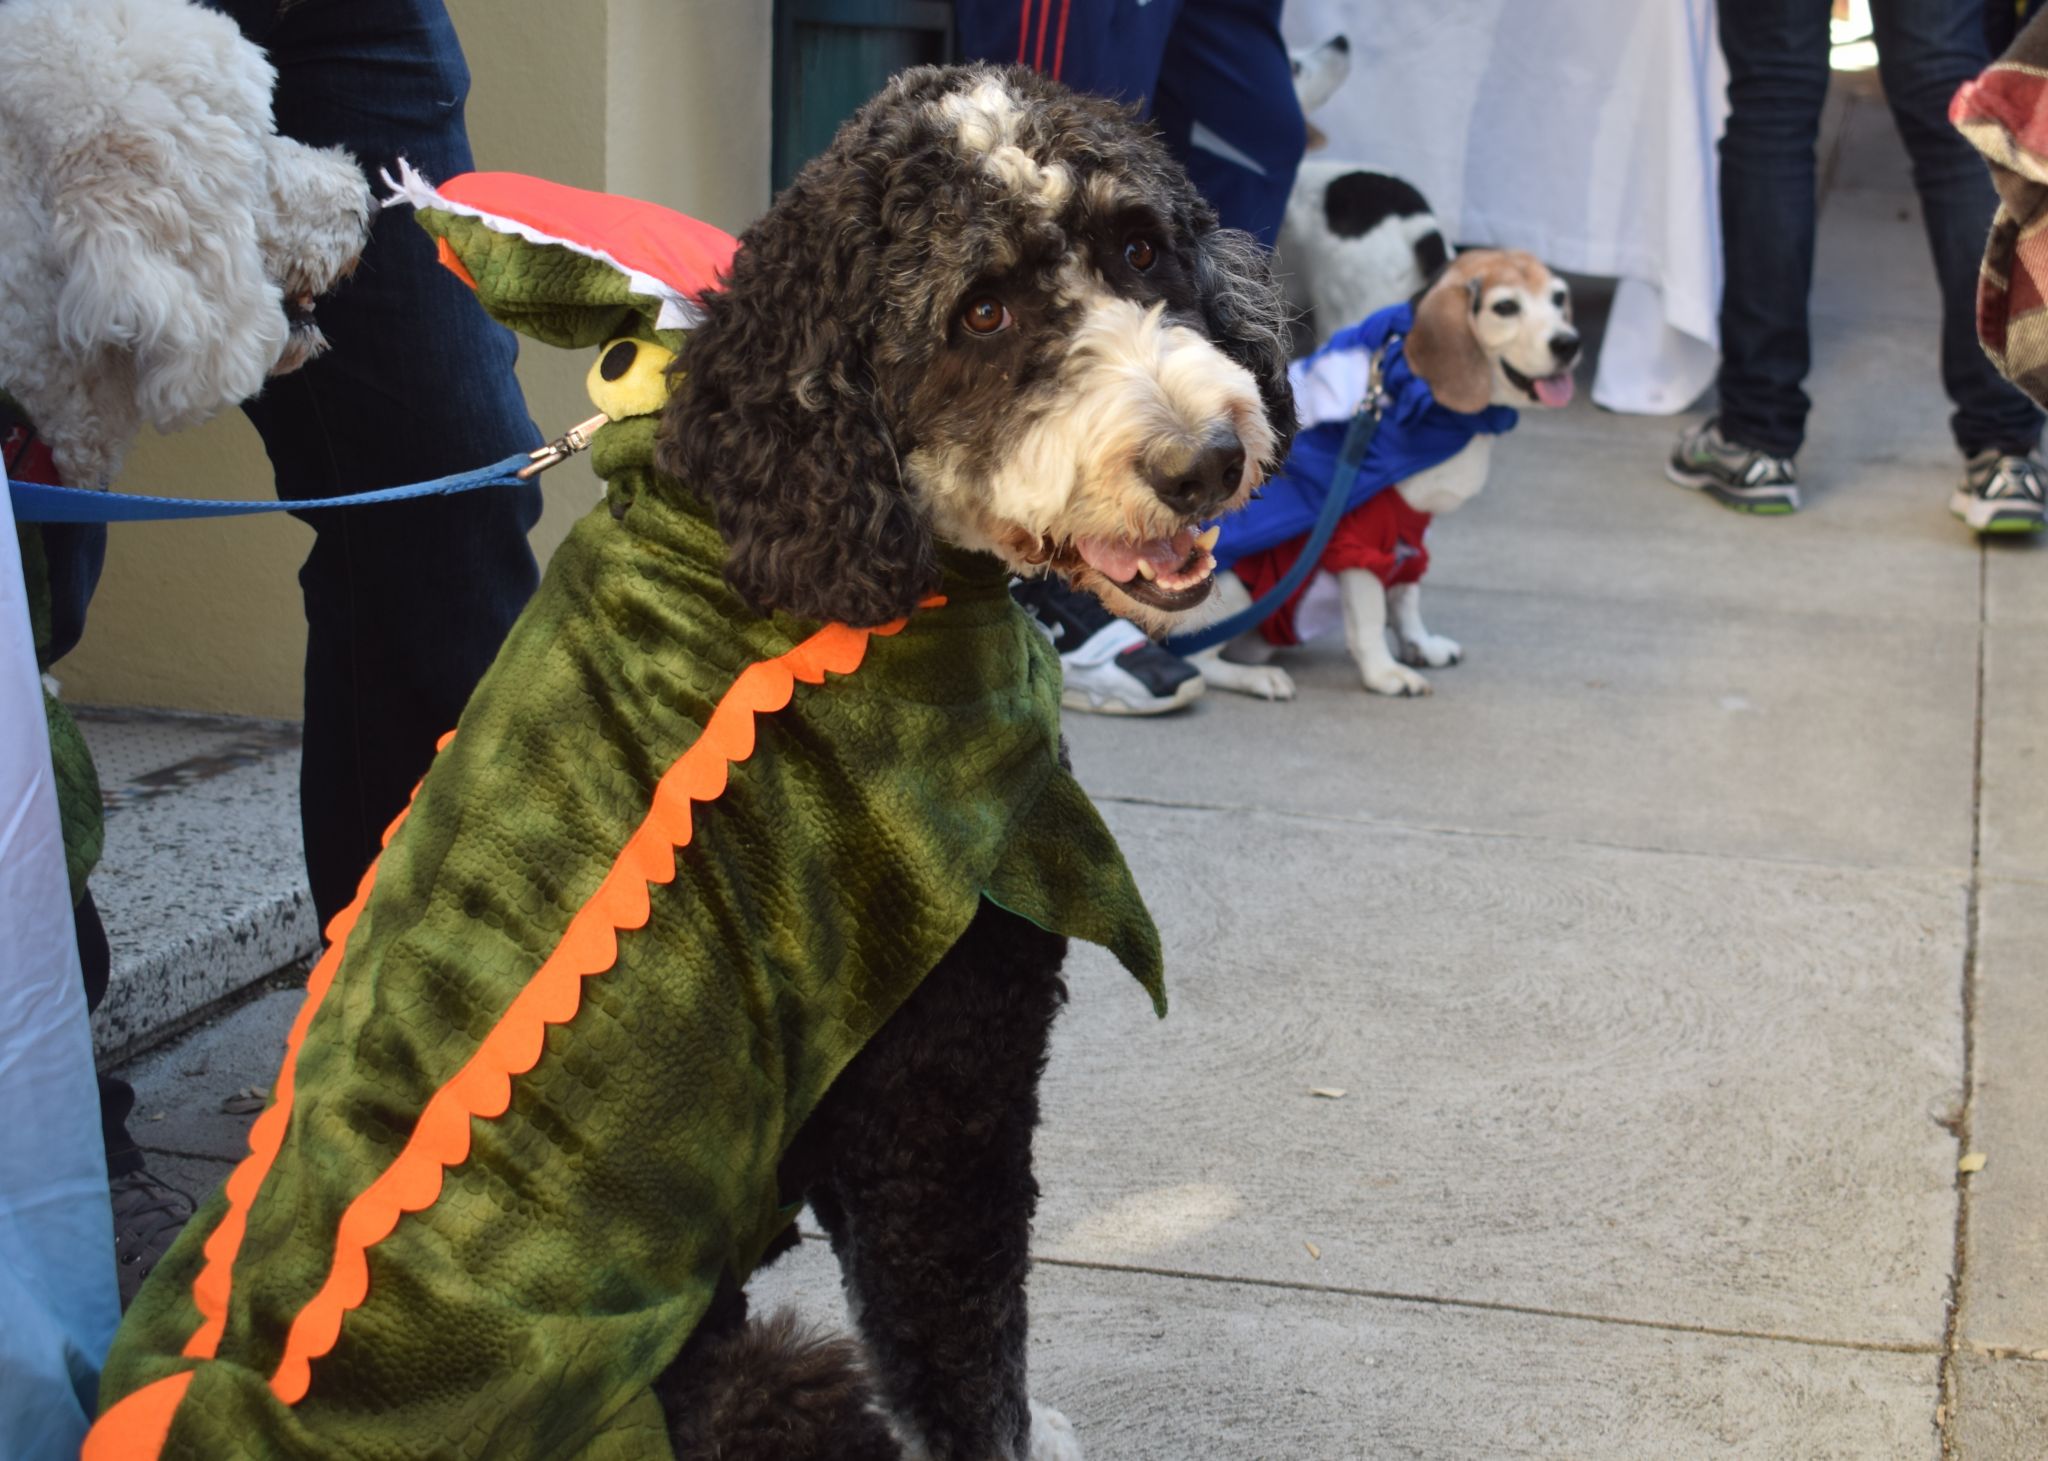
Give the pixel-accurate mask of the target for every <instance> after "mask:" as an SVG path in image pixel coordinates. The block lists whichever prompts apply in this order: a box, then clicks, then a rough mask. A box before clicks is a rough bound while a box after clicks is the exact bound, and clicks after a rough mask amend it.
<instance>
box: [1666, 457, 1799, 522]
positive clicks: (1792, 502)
mask: <svg viewBox="0 0 2048 1461" xmlns="http://www.w3.org/2000/svg"><path fill="white" fill-rule="evenodd" d="M1664 476H1665V477H1666V478H1667V479H1668V480H1670V481H1672V482H1676V483H1677V484H1678V485H1679V486H1681V487H1683V488H1685V489H1686V490H1687V491H1689V492H1704V493H1706V494H1707V496H1709V497H1711V498H1713V499H1714V501H1716V502H1718V503H1720V504H1721V505H1722V506H1723V507H1727V508H1732V509H1734V510H1735V511H1736V512H1746V513H1749V514H1751V515H1753V516H1755V517H1785V516H1788V515H1789V514H1791V513H1795V512H1797V511H1799V489H1798V488H1797V487H1767V488H1757V489H1751V491H1752V492H1753V494H1754V495H1750V496H1745V495H1744V493H1743V490H1742V489H1740V488H1735V487H1730V486H1729V485H1728V484H1727V483H1726V482H1723V481H1722V480H1721V479H1720V478H1719V477H1716V476H1714V475H1713V474H1711V473H1708V472H1688V471H1685V470H1683V469H1682V468H1680V467H1679V466H1678V464H1677V463H1675V462H1668V461H1667V462H1666V463H1665V464H1664Z"/></svg>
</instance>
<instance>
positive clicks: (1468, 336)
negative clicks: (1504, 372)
mask: <svg viewBox="0 0 2048 1461" xmlns="http://www.w3.org/2000/svg"><path fill="white" fill-rule="evenodd" d="M1480 291H1481V281H1480V279H1479V278H1478V276H1477V275H1472V276H1470V277H1464V276H1461V274H1460V272H1459V271H1458V270H1457V269H1456V268H1455V267H1453V268H1451V269H1449V270H1446V271H1445V272H1444V274H1443V276H1442V277H1441V278H1439V279H1438V280H1437V281H1436V283H1435V284H1433V285H1431V286H1430V287H1429V290H1428V292H1427V293H1425V294H1424V295H1423V296H1422V302H1421V303H1420V304H1418V305H1416V306H1415V325H1414V327H1413V328H1412V329H1411V330H1410V331H1409V332H1408V343H1407V345H1406V346H1405V347H1403V353H1404V354H1406V355H1407V357H1408V368H1409V369H1410V370H1412V371H1414V372H1415V373H1416V374H1417V375H1418V376H1420V377H1422V380H1423V383H1424V384H1426V385H1427V386H1428V387H1429V389H1430V393H1431V394H1432V395H1434V396H1435V397H1436V398H1437V401H1438V402H1439V403H1440V404H1442V405H1443V406H1445V407H1446V408H1448V409H1449V410H1452V411H1464V412H1468V413H1469V412H1473V411H1484V410H1485V409H1486V407H1487V404H1488V403H1489V402H1490V401H1491V400H1492V399H1493V368H1492V367H1491V366H1490V365H1489V364H1488V363H1487V359H1486V352H1485V351H1484V350H1481V349H1480V348H1479V336H1478V335H1477V334H1476V333H1475V332H1474V331H1473V329H1472V315H1473V312H1474V311H1475V310H1476V309H1477V308H1478V306H1479V295H1480Z"/></svg>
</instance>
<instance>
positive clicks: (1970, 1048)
mask: <svg viewBox="0 0 2048 1461" xmlns="http://www.w3.org/2000/svg"><path fill="white" fill-rule="evenodd" d="M1990 580H1991V555H1990V553H1989V552H1988V550H1987V549H1986V548H1985V546H1984V545H1983V544H1981V543H1980V544H1979V545H1978V548H1977V715H1976V729H1975V736H1974V741H1973V744H1972V746H1971V752H1970V755H1971V776H1970V893H1969V902H1968V912H1967V913H1966V915H1965V917H1964V921H1963V969H1962V1006H1963V1092H1962V1100H1961V1102H1960V1103H1959V1105H1958V1107H1957V1111H1956V1122H1955V1136H1956V1155H1957V1157H1958V1158H1959V1159H1960V1158H1961V1157H1963V1156H1965V1155H1967V1154H1968V1153H1969V1152H1970V1150H1971V1146H1970V1128H1971V1123H1972V1119H1973V1118H1974V1116H1975V1114H1976V1106H1977V955H1978V938H1979V934H1980V931H1981V927H1982V917H1983V902H1984V863H1983V848H1984V659H1985V640H1986V638H1987V635H1986V631H1985V625H1986V621H1987V619H1988V617H1989V607H1988V606H1989V603H1990ZM1955 1184H1956V1231H1955V1250H1954V1256H1953V1257H1952V1258H1951V1259H1950V1262H1949V1290H1948V1312H1947V1314H1946V1316H1945V1321H1944V1325H1943V1334H1942V1345H1941V1382H1940V1386H1939V1389H1938V1392H1937V1393H1938V1394H1939V1397H1940V1398H1939V1400H1938V1401H1937V1403H1936V1405H1935V1409H1934V1423H1935V1427H1936V1429H1937V1430H1938V1431H1939V1432H1940V1434H1941V1454H1942V1457H1943V1461H1954V1458H1955V1457H1957V1456H1958V1455H1959V1454H1960V1453H1959V1451H1958V1450H1957V1446H1956V1420H1957V1416H1956V1371H1957V1365H1956V1358H1957V1356H1958V1354H1960V1353H1961V1350H1962V1326H1963V1279H1964V1275H1965V1272H1966V1270H1967V1267H1968V1259H1969V1235H1970V1181H1969V1178H1968V1177H1967V1176H1966V1175H1964V1174H1963V1173H1962V1172H1961V1171H1960V1170H1959V1171H1958V1172H1957V1173H1956V1177H1955Z"/></svg>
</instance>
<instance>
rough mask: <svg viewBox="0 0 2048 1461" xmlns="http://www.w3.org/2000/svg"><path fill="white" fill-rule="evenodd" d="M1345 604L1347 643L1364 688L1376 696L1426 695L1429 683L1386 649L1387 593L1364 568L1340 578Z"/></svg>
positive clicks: (1351, 569) (1344, 572)
mask: <svg viewBox="0 0 2048 1461" xmlns="http://www.w3.org/2000/svg"><path fill="white" fill-rule="evenodd" d="M1337 587H1338V588H1339V589H1340V590H1341V591H1342V597H1343V600H1344V639H1345V642H1346V643H1347V644H1349V645H1350V646H1351V658H1352V659H1353V660H1354V661H1355V662H1356V663H1357V665H1358V673H1359V675H1360V676H1361V677H1362V678H1363V679H1364V681H1365V688H1366V689H1368V690H1370V691H1372V692H1373V693H1374V694H1375V695H1427V694H1428V693H1429V681H1427V680H1425V679H1423V678H1422V676H1420V675H1418V674H1416V673H1415V671H1413V670H1411V669H1409V668H1408V667H1407V666H1406V665H1404V664H1401V663H1399V662H1398V661H1396V660H1395V658H1394V656H1393V654H1392V652H1391V651H1389V650H1388V648H1387V590H1386V587H1385V585H1383V584H1382V583H1381V582H1380V581H1379V579H1378V578H1377V577H1375V576H1374V575H1373V574H1372V573H1371V572H1370V571H1368V570H1366V569H1363V568H1347V569H1345V570H1344V571H1343V572H1341V573H1339V574H1338V575H1337Z"/></svg>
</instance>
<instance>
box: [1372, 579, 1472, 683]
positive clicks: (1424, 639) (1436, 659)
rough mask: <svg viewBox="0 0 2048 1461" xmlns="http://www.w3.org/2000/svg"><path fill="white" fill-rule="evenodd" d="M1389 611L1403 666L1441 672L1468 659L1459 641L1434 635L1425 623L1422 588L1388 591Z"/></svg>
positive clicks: (1401, 586) (1407, 586) (1404, 586)
mask: <svg viewBox="0 0 2048 1461" xmlns="http://www.w3.org/2000/svg"><path fill="white" fill-rule="evenodd" d="M1387 608H1388V609H1389V610H1390V611H1392V613H1393V616H1394V639H1395V641H1396V643H1397V644H1398V645H1399V647H1400V651H1401V662H1402V663H1403V664H1410V665H1428V666H1429V667H1430V668H1431V669H1433V670H1440V669H1442V668H1443V667H1444V666H1445V665H1454V664H1456V663H1457V662H1458V661H1459V660H1461V659H1463V658H1464V657H1465V651H1464V650H1462V649H1460V648H1459V647H1458V641H1457V640H1455V639H1446V638H1444V636H1443V635H1441V634H1432V633H1430V632H1429V630H1428V629H1426V628H1425V627H1423V623H1422V585H1421V584H1419V583H1397V584H1395V585H1394V586H1393V587H1392V588H1390V589H1388V590H1387Z"/></svg>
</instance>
